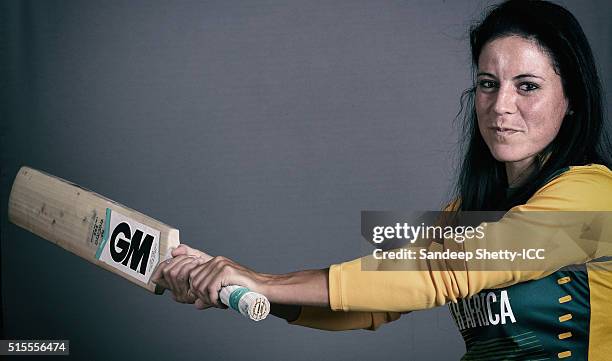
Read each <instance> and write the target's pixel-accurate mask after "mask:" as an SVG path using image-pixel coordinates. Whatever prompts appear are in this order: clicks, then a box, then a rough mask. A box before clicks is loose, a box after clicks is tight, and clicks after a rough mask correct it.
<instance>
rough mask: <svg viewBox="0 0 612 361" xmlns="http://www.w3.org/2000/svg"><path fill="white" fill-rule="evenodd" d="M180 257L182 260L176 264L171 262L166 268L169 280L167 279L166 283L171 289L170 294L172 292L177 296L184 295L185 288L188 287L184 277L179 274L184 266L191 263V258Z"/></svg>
mask: <svg viewBox="0 0 612 361" xmlns="http://www.w3.org/2000/svg"><path fill="white" fill-rule="evenodd" d="M182 257H184V258H182V259H180V260H178V261H177V262H173V263H172V264H171V265H170V266H169V267H168V275H169V278H168V279H167V281H168V283H169V284H170V286H171V287H172V292H174V293H175V294H177V295H180V294H181V293H184V292H185V291H186V288H187V287H188V285H187V282H188V280H187V278H186V276H185V275H183V274H182V273H181V270H182V269H183V267H184V266H185V265H187V264H189V263H192V262H193V258H191V257H187V256H182Z"/></svg>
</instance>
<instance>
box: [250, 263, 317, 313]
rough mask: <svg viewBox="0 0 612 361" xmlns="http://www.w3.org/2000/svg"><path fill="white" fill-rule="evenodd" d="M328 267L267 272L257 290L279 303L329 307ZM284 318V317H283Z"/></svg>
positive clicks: (272, 301)
mask: <svg viewBox="0 0 612 361" xmlns="http://www.w3.org/2000/svg"><path fill="white" fill-rule="evenodd" d="M328 272H329V270H328V269H322V270H308V271H298V272H292V273H287V274H283V275H271V274H265V275H263V277H262V280H261V282H260V283H259V284H260V287H261V289H260V290H257V291H259V292H261V293H262V294H264V295H266V297H268V299H269V300H270V302H271V303H274V304H279V305H297V306H319V307H329V285H328ZM283 318H284V317H283Z"/></svg>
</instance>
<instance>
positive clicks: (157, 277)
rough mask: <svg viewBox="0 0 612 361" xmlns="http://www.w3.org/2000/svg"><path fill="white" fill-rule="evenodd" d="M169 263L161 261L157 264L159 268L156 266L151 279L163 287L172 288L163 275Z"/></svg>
mask: <svg viewBox="0 0 612 361" xmlns="http://www.w3.org/2000/svg"><path fill="white" fill-rule="evenodd" d="M167 265H168V263H166V262H161V263H160V264H158V265H157V268H155V271H153V274H152V275H151V281H152V282H153V283H155V284H156V285H159V286H161V287H163V288H170V287H169V284H168V282H166V280H165V279H164V276H163V271H164V268H165V267H166V266H167Z"/></svg>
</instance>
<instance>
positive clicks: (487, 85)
mask: <svg viewBox="0 0 612 361" xmlns="http://www.w3.org/2000/svg"><path fill="white" fill-rule="evenodd" d="M478 86H479V87H481V88H484V89H492V88H495V87H496V86H497V83H495V82H494V81H493V80H487V79H483V80H480V81H479V82H478Z"/></svg>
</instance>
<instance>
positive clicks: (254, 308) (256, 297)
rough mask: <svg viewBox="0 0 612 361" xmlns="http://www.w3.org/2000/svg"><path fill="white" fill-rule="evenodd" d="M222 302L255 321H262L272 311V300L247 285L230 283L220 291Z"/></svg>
mask: <svg viewBox="0 0 612 361" xmlns="http://www.w3.org/2000/svg"><path fill="white" fill-rule="evenodd" d="M219 298H220V299H221V302H222V303H223V304H224V305H226V306H227V307H229V308H231V309H233V310H236V311H238V312H240V313H241V314H242V315H243V316H246V317H248V318H250V319H251V320H253V321H261V320H263V319H265V318H266V316H268V313H270V301H268V299H267V298H266V296H264V295H262V294H260V293H257V292H253V291H251V290H249V289H248V288H246V287H242V286H238V285H230V286H225V287H223V288H221V291H219Z"/></svg>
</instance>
